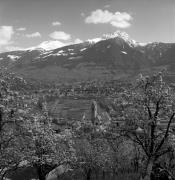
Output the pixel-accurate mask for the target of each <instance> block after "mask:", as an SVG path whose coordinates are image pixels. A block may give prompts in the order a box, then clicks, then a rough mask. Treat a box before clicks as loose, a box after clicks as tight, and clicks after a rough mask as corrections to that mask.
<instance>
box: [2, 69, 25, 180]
mask: <svg viewBox="0 0 175 180" xmlns="http://www.w3.org/2000/svg"><path fill="white" fill-rule="evenodd" d="M17 84H21V85H22V84H23V85H24V84H25V81H24V80H23V79H21V78H17V77H15V76H14V74H10V73H6V72H3V71H2V70H0V179H3V178H4V176H5V175H6V174H7V172H9V171H12V170H15V169H17V168H18V167H19V166H20V164H21V162H22V161H24V159H25V158H24V156H23V155H22V154H21V153H22V152H23V151H24V150H25V145H26V143H25V141H24V139H23V134H22V133H21V132H22V128H21V126H20V123H19V122H20V119H21V114H20V112H19V111H18V109H21V107H22V106H23V105H24V104H23V101H22V99H23V98H24V95H23V93H22V92H19V91H17V90H16V89H15V88H14V87H15V85H16V86H17Z"/></svg>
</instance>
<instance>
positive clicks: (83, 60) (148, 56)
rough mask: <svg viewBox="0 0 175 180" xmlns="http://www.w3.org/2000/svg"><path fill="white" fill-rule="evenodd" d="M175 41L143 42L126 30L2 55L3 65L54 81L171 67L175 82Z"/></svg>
mask: <svg viewBox="0 0 175 180" xmlns="http://www.w3.org/2000/svg"><path fill="white" fill-rule="evenodd" d="M174 60H175V44H170V43H169V44H167V43H157V42H154V43H148V44H145V45H143V44H141V43H137V42H135V41H134V40H131V39H130V38H129V36H128V35H126V34H125V33H119V32H117V33H115V34H114V35H106V36H103V37H102V38H101V39H98V41H95V40H94V41H93V40H91V41H86V42H83V43H80V44H73V45H69V46H65V47H62V48H58V49H54V50H50V51H46V50H44V49H33V50H26V51H13V52H5V53H1V54H0V66H1V67H6V68H7V69H8V70H9V71H11V72H16V73H17V74H19V75H22V76H24V77H26V78H32V79H35V80H43V81H52V82H57V83H61V82H76V81H86V80H92V79H101V80H113V79H123V78H133V77H135V76H136V75H138V74H139V73H143V74H149V73H150V72H151V73H152V72H155V71H159V70H162V69H167V71H168V73H169V77H171V78H169V79H171V81H172V82H174V80H175V78H174V69H175V63H174Z"/></svg>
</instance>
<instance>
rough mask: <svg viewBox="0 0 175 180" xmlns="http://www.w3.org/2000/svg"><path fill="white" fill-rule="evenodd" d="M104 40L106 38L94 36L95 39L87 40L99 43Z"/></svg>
mask: <svg viewBox="0 0 175 180" xmlns="http://www.w3.org/2000/svg"><path fill="white" fill-rule="evenodd" d="M102 40H104V39H103V38H94V39H88V40H87V41H88V42H89V43H92V44H93V43H97V42H99V41H102Z"/></svg>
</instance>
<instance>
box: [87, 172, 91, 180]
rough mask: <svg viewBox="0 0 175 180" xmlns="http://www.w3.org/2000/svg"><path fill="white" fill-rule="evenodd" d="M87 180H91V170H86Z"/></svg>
mask: <svg viewBox="0 0 175 180" xmlns="http://www.w3.org/2000/svg"><path fill="white" fill-rule="evenodd" d="M87 180H91V169H88V172H87Z"/></svg>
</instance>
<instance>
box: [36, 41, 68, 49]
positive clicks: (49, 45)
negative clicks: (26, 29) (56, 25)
mask: <svg viewBox="0 0 175 180" xmlns="http://www.w3.org/2000/svg"><path fill="white" fill-rule="evenodd" d="M66 45H68V43H63V42H61V41H58V40H51V41H44V42H42V43H41V44H39V45H38V46H37V48H43V49H45V50H51V49H56V48H60V47H63V46H66Z"/></svg>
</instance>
